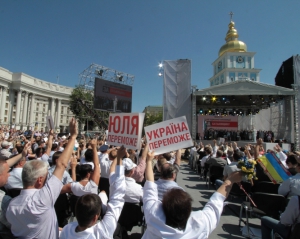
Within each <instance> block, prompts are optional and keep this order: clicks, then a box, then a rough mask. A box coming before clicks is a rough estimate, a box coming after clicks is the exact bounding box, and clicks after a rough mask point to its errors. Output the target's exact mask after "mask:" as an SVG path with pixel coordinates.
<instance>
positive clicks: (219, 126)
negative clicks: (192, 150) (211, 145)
mask: <svg viewBox="0 0 300 239" xmlns="http://www.w3.org/2000/svg"><path fill="white" fill-rule="evenodd" d="M211 129H213V130H228V131H237V130H238V116H231V115H228V116H217V115H199V116H198V134H200V136H202V137H204V133H205V131H206V130H211Z"/></svg>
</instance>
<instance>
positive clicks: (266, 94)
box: [193, 80, 295, 113]
mask: <svg viewBox="0 0 300 239" xmlns="http://www.w3.org/2000/svg"><path fill="white" fill-rule="evenodd" d="M193 94H194V96H196V108H197V109H196V110H197V113H198V112H199V108H202V109H203V110H207V109H215V108H227V109H233V108H236V109H243V110H246V109H249V108H250V109H266V108H269V107H270V104H272V103H277V102H279V101H281V100H283V99H284V98H285V97H287V96H293V95H295V91H294V90H292V89H288V88H284V87H280V86H274V85H269V84H264V83H261V82H255V81H251V80H239V81H234V82H230V83H225V84H221V85H217V86H212V87H209V88H206V89H201V90H196V91H195V92H194V93H193Z"/></svg>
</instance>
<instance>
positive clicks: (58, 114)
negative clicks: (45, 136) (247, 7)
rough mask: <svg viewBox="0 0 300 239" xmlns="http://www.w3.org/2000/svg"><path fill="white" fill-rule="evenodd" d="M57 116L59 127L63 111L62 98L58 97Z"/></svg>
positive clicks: (57, 126) (57, 125)
mask: <svg viewBox="0 0 300 239" xmlns="http://www.w3.org/2000/svg"><path fill="white" fill-rule="evenodd" d="M56 112H57V118H56V128H57V129H59V125H60V113H61V99H57V111H56Z"/></svg>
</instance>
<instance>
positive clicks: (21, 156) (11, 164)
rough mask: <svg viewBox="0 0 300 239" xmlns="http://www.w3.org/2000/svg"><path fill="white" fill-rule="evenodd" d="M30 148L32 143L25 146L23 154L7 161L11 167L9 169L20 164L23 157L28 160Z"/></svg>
mask: <svg viewBox="0 0 300 239" xmlns="http://www.w3.org/2000/svg"><path fill="white" fill-rule="evenodd" d="M30 147H31V143H30V142H28V143H27V144H26V145H25V146H24V148H23V151H22V153H20V154H18V155H16V156H14V157H12V158H10V159H8V160H6V163H7V164H8V166H9V167H12V166H14V165H15V164H16V163H17V162H19V161H20V160H21V159H22V158H23V157H24V158H26V156H27V150H28V149H29V148H30Z"/></svg>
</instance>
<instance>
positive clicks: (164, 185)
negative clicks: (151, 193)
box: [155, 178, 185, 201]
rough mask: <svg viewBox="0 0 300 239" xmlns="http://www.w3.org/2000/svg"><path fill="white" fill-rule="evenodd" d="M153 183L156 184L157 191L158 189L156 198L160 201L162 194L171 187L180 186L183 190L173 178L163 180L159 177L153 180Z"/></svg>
mask: <svg viewBox="0 0 300 239" xmlns="http://www.w3.org/2000/svg"><path fill="white" fill-rule="evenodd" d="M155 184H156V185H157V191H158V199H159V200H160V201H162V199H163V197H164V194H165V193H166V192H167V191H168V190H169V189H172V188H180V189H182V190H183V191H185V190H184V189H183V188H182V187H179V186H178V184H177V183H176V182H175V181H173V180H164V179H161V178H159V179H158V180H156V181H155Z"/></svg>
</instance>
